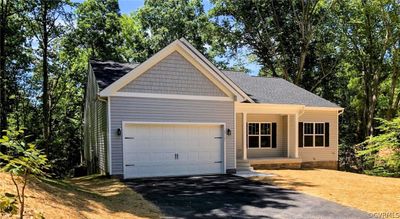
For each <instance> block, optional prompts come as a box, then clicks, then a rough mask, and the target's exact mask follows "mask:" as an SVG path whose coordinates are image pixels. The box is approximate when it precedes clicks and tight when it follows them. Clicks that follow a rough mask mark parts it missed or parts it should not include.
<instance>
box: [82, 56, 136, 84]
mask: <svg viewBox="0 0 400 219" xmlns="http://www.w3.org/2000/svg"><path fill="white" fill-rule="evenodd" d="M89 63H90V65H91V66H92V69H93V73H94V76H95V77H96V81H97V84H98V85H99V88H100V90H103V89H104V88H106V87H108V86H109V85H110V84H112V83H114V81H116V80H118V79H120V78H121V77H122V76H124V75H125V74H127V73H128V72H130V71H132V69H134V68H136V67H137V66H138V65H139V64H137V63H135V64H131V63H118V62H112V61H105V62H100V61H92V60H91V61H90V62H89Z"/></svg>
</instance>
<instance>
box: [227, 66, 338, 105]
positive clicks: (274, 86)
mask: <svg viewBox="0 0 400 219" xmlns="http://www.w3.org/2000/svg"><path fill="white" fill-rule="evenodd" d="M222 72H223V73H224V74H225V75H226V76H227V77H228V78H230V79H231V80H232V81H233V82H234V83H235V84H236V85H237V86H239V87H240V89H242V90H243V91H244V92H245V93H246V94H247V95H248V96H249V97H250V98H252V99H253V100H254V101H255V102H256V103H271V104H299V105H306V106H314V107H337V108H340V107H339V106H338V105H336V104H334V103H332V102H329V101H328V100H325V99H324V98H322V97H319V96H317V95H315V94H313V93H311V92H309V91H307V90H305V89H303V88H301V87H299V86H296V85H294V84H293V83H290V82H288V81H286V80H284V79H282V78H268V77H255V76H250V75H248V74H245V73H243V72H235V71H222Z"/></svg>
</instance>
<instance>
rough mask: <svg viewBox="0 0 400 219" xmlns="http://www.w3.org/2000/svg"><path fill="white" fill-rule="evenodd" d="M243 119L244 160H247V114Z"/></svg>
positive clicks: (244, 114)
mask: <svg viewBox="0 0 400 219" xmlns="http://www.w3.org/2000/svg"><path fill="white" fill-rule="evenodd" d="M242 115H243V118H242V122H243V130H242V138H243V139H242V141H243V145H242V147H243V149H242V150H243V151H242V153H243V160H247V139H246V138H247V137H246V136H247V134H246V133H247V113H242Z"/></svg>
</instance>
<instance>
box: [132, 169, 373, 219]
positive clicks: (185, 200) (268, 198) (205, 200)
mask: <svg viewBox="0 0 400 219" xmlns="http://www.w3.org/2000/svg"><path fill="white" fill-rule="evenodd" d="M126 183H127V184H128V185H129V186H130V187H131V188H133V189H134V190H135V191H136V192H139V193H140V194H142V195H143V197H144V198H145V199H147V200H148V201H151V202H152V203H154V204H155V205H157V206H158V207H159V208H160V209H161V211H162V212H163V214H164V215H165V216H166V217H171V218H225V217H227V218H307V219H312V218H371V217H369V215H368V214H367V213H365V212H362V211H360V210H357V209H354V208H350V207H345V206H343V205H340V204H337V203H334V202H331V201H327V200H324V199H320V198H317V197H313V196H309V195H306V194H302V193H298V192H295V191H292V190H287V189H282V188H279V187H276V186H272V185H265V184H262V183H258V182H253V181H250V180H248V179H245V178H241V177H237V176H230V175H221V176H198V177H174V178H156V179H141V180H131V181H127V182H126Z"/></svg>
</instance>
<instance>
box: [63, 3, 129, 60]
mask: <svg viewBox="0 0 400 219" xmlns="http://www.w3.org/2000/svg"><path fill="white" fill-rule="evenodd" d="M75 13H76V20H77V28H76V30H75V31H74V32H73V33H72V35H71V38H70V40H71V41H75V42H73V44H72V45H74V46H78V47H79V48H82V49H85V50H87V51H89V57H90V59H98V60H113V61H122V57H121V55H120V53H119V51H118V49H117V48H118V47H119V46H120V45H121V44H122V39H121V36H120V33H121V25H120V18H121V13H120V10H119V6H118V0H85V1H84V2H83V3H82V4H79V5H78V7H77V10H76V12H75Z"/></svg>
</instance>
